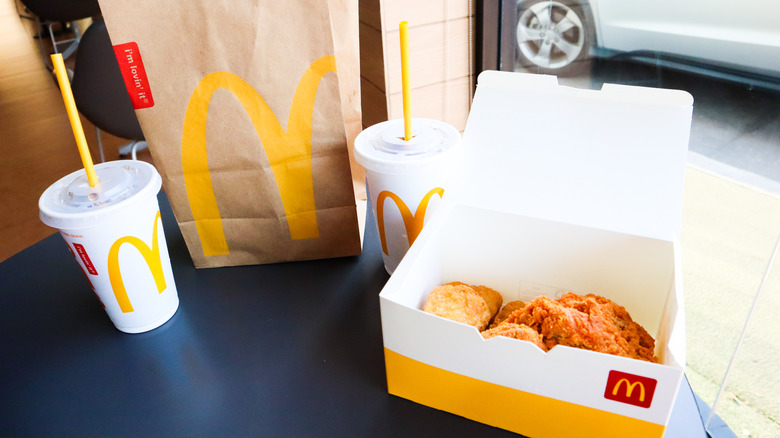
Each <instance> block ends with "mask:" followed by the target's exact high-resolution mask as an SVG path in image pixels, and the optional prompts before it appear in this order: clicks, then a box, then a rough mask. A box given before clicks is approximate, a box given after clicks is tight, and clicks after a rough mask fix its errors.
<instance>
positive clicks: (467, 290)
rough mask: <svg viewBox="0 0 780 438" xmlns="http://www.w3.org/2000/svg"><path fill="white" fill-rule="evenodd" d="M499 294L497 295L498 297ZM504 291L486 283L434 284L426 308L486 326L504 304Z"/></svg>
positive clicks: (437, 313) (444, 315)
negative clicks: (500, 292)
mask: <svg viewBox="0 0 780 438" xmlns="http://www.w3.org/2000/svg"><path fill="white" fill-rule="evenodd" d="M496 295H498V297H496ZM502 301H503V298H501V294H499V293H498V292H496V291H494V290H492V289H490V288H487V287H484V286H476V287H472V286H469V285H467V284H463V283H459V282H455V283H449V284H444V285H441V286H438V287H436V288H434V289H433V290H432V291H431V293H430V294H429V295H428V300H427V301H426V302H425V306H424V307H423V310H424V311H426V312H428V313H432V314H434V315H438V316H441V317H443V318H447V319H451V320H453V321H458V322H462V323H464V324H468V325H473V326H474V327H476V328H478V329H479V330H480V331H482V330H485V328H486V327H487V325H488V323H490V320H491V319H493V315H495V313H496V312H497V311H498V309H499V308H500V307H501V302H502Z"/></svg>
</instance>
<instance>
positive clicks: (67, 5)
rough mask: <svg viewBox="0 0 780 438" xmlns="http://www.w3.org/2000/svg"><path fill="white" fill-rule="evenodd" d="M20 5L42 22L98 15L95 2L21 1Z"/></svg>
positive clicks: (98, 9)
mask: <svg viewBox="0 0 780 438" xmlns="http://www.w3.org/2000/svg"><path fill="white" fill-rule="evenodd" d="M22 4H23V5H24V6H25V7H26V8H27V9H29V10H30V12H32V13H33V14H35V15H36V16H37V17H38V18H40V19H41V20H44V21H75V20H81V19H82V18H89V17H96V16H99V15H100V5H99V4H98V2H97V0H22Z"/></svg>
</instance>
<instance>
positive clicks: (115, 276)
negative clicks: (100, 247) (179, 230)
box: [108, 211, 168, 313]
mask: <svg viewBox="0 0 780 438" xmlns="http://www.w3.org/2000/svg"><path fill="white" fill-rule="evenodd" d="M161 220H162V219H161V217H160V212H159V211H158V212H157V214H156V215H155V217H154V230H153V232H152V247H151V248H149V245H147V244H146V243H145V242H144V241H143V240H141V239H139V238H137V237H134V236H125V237H122V238H120V239H118V240H117V241H116V242H114V243H113V244H112V245H111V249H110V250H109V251H108V278H109V279H110V281H111V288H112V289H113V290H114V296H116V301H117V303H118V304H119V308H120V309H121V310H122V312H123V313H129V312H133V311H134V309H133V305H132V304H131V303H130V298H129V297H128V295H127V289H126V288H125V282H124V280H122V269H121V267H120V266H119V249H120V248H121V247H122V245H124V244H125V243H127V244H129V245H131V246H133V247H135V249H136V250H138V252H139V253H140V254H141V256H142V257H143V258H144V261H145V262H146V265H147V266H148V267H149V271H151V273H152V278H154V283H155V285H156V286H157V292H158V293H163V292H164V291H165V290H166V289H167V287H168V286H167V284H166V282H165V274H164V272H163V267H162V257H161V256H160V243H159V240H158V239H157V226H158V224H159V223H160V221H161Z"/></svg>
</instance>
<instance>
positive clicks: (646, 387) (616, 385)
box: [604, 370, 658, 408]
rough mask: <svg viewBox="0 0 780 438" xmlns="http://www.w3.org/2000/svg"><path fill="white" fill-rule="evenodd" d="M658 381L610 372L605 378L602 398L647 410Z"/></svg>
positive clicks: (619, 372)
mask: <svg viewBox="0 0 780 438" xmlns="http://www.w3.org/2000/svg"><path fill="white" fill-rule="evenodd" d="M657 384H658V381H657V380H655V379H651V378H649V377H642V376H637V375H636V374H629V373H624V372H621V371H615V370H612V371H610V372H609V377H608V378H607V388H606V389H605V390H604V398H607V399H609V400H614V401H618V402H621V403H628V404H630V405H634V406H639V407H641V408H649V407H650V404H651V403H652V402H653V394H654V393H655V386H656V385H657Z"/></svg>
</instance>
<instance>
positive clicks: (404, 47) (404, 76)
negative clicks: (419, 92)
mask: <svg viewBox="0 0 780 438" xmlns="http://www.w3.org/2000/svg"><path fill="white" fill-rule="evenodd" d="M398 30H399V31H400V34H401V86H402V97H403V102H404V140H406V141H409V140H411V139H412V104H411V102H410V97H409V95H410V94H411V91H410V90H409V23H408V22H406V21H402V22H401V23H400V24H399V25H398Z"/></svg>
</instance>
